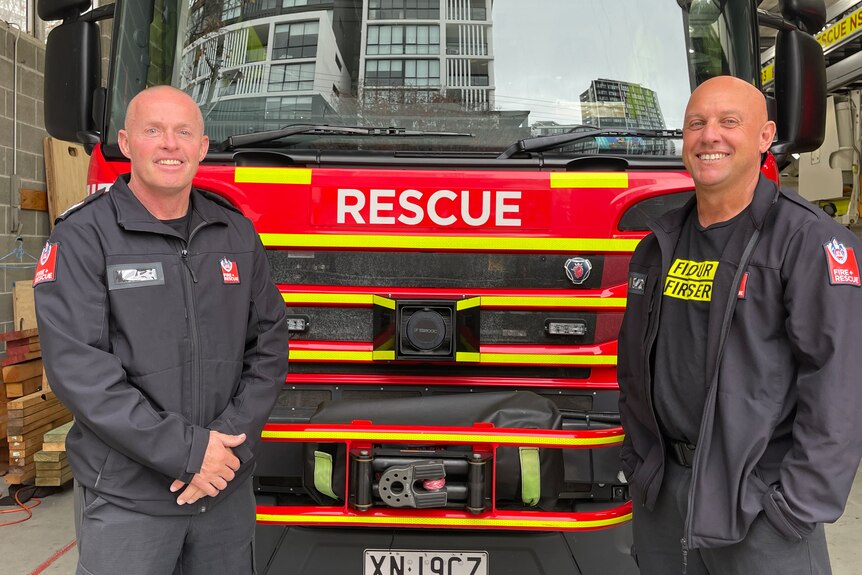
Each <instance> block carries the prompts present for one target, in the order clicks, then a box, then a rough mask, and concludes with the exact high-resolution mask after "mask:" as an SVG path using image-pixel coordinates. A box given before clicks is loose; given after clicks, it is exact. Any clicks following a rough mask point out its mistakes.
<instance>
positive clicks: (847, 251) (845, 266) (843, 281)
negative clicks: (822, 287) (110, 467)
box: [823, 238, 862, 287]
mask: <svg viewBox="0 0 862 575" xmlns="http://www.w3.org/2000/svg"><path fill="white" fill-rule="evenodd" d="M823 249H824V250H825V251H826V263H827V264H828V265H829V283H830V284H832V285H834V286H837V285H851V286H856V287H860V286H862V280H860V277H859V263H858V262H857V261H856V254H855V253H854V250H853V248H848V247H845V246H844V244H842V243H840V242H839V241H838V239H837V238H832V240H831V241H829V242H827V243H826V244H824V245H823Z"/></svg>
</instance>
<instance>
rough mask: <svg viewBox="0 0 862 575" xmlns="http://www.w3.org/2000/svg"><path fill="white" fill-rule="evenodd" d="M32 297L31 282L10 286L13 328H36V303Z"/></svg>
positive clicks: (20, 282) (16, 283)
mask: <svg viewBox="0 0 862 575" xmlns="http://www.w3.org/2000/svg"><path fill="white" fill-rule="evenodd" d="M34 297H35V296H34V295H33V280H30V281H17V282H15V283H14V284H13V286H12V313H13V314H14V317H15V324H14V325H15V327H16V328H18V329H31V328H35V327H36V302H35V300H34Z"/></svg>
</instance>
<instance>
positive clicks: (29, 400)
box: [6, 391, 57, 409]
mask: <svg viewBox="0 0 862 575" xmlns="http://www.w3.org/2000/svg"><path fill="white" fill-rule="evenodd" d="M56 398H57V396H56V395H54V393H53V392H50V391H49V392H47V393H31V394H28V395H25V396H23V397H19V398H16V399H13V400H11V401H9V403H7V404H6V407H8V408H9V409H27V408H28V407H30V406H31V405H36V404H38V403H42V402H44V401H50V400H52V399H56Z"/></svg>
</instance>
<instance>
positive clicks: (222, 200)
mask: <svg viewBox="0 0 862 575" xmlns="http://www.w3.org/2000/svg"><path fill="white" fill-rule="evenodd" d="M195 189H196V190H197V191H198V192H199V193H200V194H201V195H202V196H203V197H205V198H206V199H208V200H210V201H212V202H215V203H216V204H218V205H220V206H221V207H223V208H227V209H229V210H231V211H232V212H236V213H238V214H242V212H241V211H239V208H237V207H236V206H234V205H233V204H232V203H230V202H229V201H228V200H227V199H225V198H223V197H222V196H220V195H218V194H214V193H212V192H208V191H206V190H201V189H198V188H195Z"/></svg>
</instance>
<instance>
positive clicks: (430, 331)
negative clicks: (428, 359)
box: [405, 309, 446, 351]
mask: <svg viewBox="0 0 862 575" xmlns="http://www.w3.org/2000/svg"><path fill="white" fill-rule="evenodd" d="M405 331H406V332H407V333H406V334H405V335H406V336H407V341H409V342H410V345H412V346H413V347H415V348H416V349H421V350H423V351H431V350H432V349H437V348H438V347H440V344H442V343H443V340H444V339H445V338H446V324H445V323H444V322H443V318H442V317H440V314H439V313H437V312H435V311H431V310H429V309H423V310H419V311H417V312H415V313H414V314H413V315H411V316H410V319H408V320H407V329H406V330H405Z"/></svg>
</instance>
